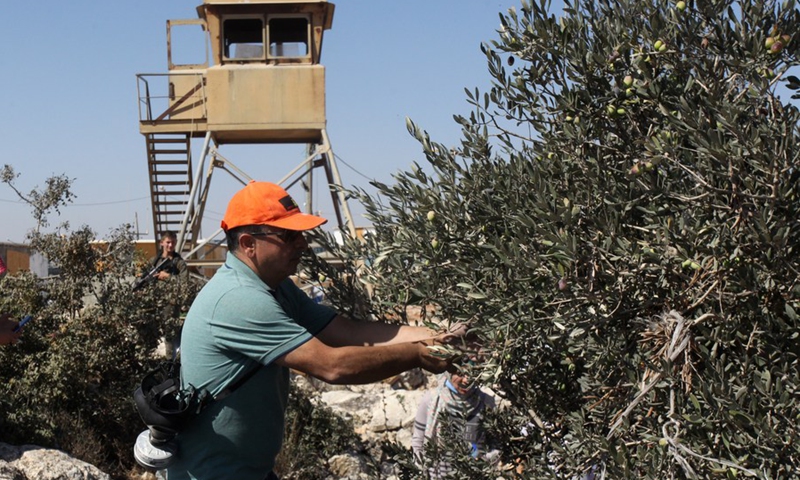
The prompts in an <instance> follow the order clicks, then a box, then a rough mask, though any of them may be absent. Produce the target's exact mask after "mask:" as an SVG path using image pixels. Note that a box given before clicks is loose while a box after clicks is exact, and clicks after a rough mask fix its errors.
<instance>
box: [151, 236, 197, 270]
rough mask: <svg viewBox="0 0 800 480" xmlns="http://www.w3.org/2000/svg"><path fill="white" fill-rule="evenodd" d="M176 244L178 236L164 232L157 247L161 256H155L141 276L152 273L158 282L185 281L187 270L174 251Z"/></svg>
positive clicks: (179, 256) (184, 263)
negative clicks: (159, 248)
mask: <svg viewBox="0 0 800 480" xmlns="http://www.w3.org/2000/svg"><path fill="white" fill-rule="evenodd" d="M177 244H178V235H176V234H175V232H169V231H167V232H164V234H163V235H162V236H161V241H160V243H159V245H160V246H161V254H159V255H156V256H154V257H152V258H150V260H149V261H148V262H147V267H146V270H145V272H143V275H147V274H148V273H150V272H152V273H151V275H152V276H153V278H156V279H158V280H162V281H167V280H175V279H178V280H186V279H187V278H189V270H188V268H187V267H186V262H185V261H184V260H183V258H182V257H181V255H180V254H179V253H178V252H176V251H175V246H176V245H177Z"/></svg>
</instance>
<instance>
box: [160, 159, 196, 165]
mask: <svg viewBox="0 0 800 480" xmlns="http://www.w3.org/2000/svg"><path fill="white" fill-rule="evenodd" d="M151 163H152V164H153V165H188V164H189V161H188V160H154V161H153V162H151Z"/></svg>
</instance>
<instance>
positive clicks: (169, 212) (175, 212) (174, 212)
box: [158, 210, 186, 216]
mask: <svg viewBox="0 0 800 480" xmlns="http://www.w3.org/2000/svg"><path fill="white" fill-rule="evenodd" d="M184 213H186V211H185V210H159V211H158V215H181V216H183V214H184Z"/></svg>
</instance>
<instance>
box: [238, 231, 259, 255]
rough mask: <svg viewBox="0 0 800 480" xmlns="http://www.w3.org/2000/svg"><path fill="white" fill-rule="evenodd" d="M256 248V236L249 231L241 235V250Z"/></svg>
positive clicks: (248, 250) (246, 250) (247, 250)
mask: <svg viewBox="0 0 800 480" xmlns="http://www.w3.org/2000/svg"><path fill="white" fill-rule="evenodd" d="M255 248H256V237H254V236H252V235H250V234H249V233H243V234H241V235H239V250H241V251H243V252H248V253H249V252H252V251H253V250H254V249H255Z"/></svg>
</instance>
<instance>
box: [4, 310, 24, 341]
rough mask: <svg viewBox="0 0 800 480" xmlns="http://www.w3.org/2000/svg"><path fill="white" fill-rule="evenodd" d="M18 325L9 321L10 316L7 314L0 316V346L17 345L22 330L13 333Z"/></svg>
mask: <svg viewBox="0 0 800 480" xmlns="http://www.w3.org/2000/svg"><path fill="white" fill-rule="evenodd" d="M18 323H19V322H16V321H14V320H11V318H10V315H9V314H7V313H4V314H2V315H0V345H8V344H9V343H17V340H19V337H20V335H22V330H20V331H18V332H15V331H14V330H15V329H16V328H17V324H18Z"/></svg>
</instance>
